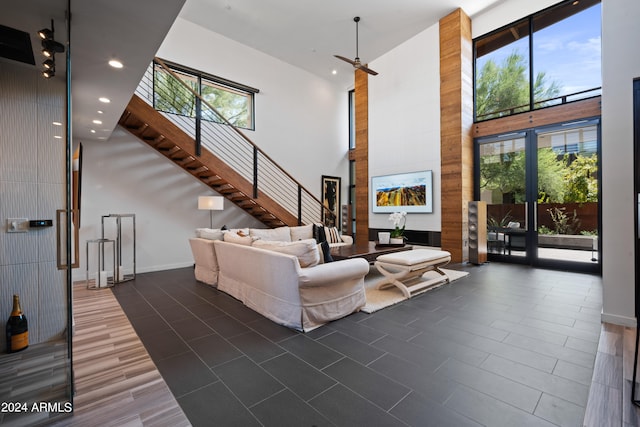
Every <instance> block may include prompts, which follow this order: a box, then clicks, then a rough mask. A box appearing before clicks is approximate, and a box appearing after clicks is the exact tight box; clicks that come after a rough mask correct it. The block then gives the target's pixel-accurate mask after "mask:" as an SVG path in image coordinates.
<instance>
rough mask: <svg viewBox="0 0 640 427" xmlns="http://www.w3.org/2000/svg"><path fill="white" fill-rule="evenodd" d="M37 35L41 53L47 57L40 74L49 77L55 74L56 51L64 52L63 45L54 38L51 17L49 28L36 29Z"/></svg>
mask: <svg viewBox="0 0 640 427" xmlns="http://www.w3.org/2000/svg"><path fill="white" fill-rule="evenodd" d="M38 37H40V38H41V39H42V54H43V55H44V56H45V57H47V58H48V59H47V60H45V61H44V62H43V63H42V67H43V68H44V70H43V71H42V75H43V76H44V78H46V79H50V78H51V77H53V76H55V75H56V53H62V52H64V45H63V44H62V43H59V42H57V41H55V40H54V29H53V19H52V20H51V29H49V28H43V29H42V30H40V31H38Z"/></svg>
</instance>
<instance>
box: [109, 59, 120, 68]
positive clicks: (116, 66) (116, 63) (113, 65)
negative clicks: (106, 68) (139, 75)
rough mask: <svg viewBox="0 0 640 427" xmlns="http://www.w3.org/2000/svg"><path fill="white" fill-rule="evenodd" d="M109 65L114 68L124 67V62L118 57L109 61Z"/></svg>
mask: <svg viewBox="0 0 640 427" xmlns="http://www.w3.org/2000/svg"><path fill="white" fill-rule="evenodd" d="M109 65H111V66H112V67H113V68H122V67H123V65H122V62H120V61H118V60H117V59H112V60H111V61H109Z"/></svg>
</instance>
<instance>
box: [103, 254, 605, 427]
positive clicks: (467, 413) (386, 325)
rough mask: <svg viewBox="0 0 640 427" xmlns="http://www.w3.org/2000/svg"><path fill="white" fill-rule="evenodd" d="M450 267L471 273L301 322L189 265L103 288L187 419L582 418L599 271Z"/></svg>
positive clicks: (289, 422) (298, 422)
mask: <svg viewBox="0 0 640 427" xmlns="http://www.w3.org/2000/svg"><path fill="white" fill-rule="evenodd" d="M454 268H455V267H454ZM458 268H459V269H464V270H468V271H469V272H470V273H471V274H470V275H469V276H467V277H465V278H463V279H460V280H458V281H456V282H454V283H452V284H449V285H446V286H443V287H441V288H439V289H436V290H433V291H430V292H427V293H425V294H423V295H420V296H417V297H414V298H412V299H411V300H409V301H405V302H403V303H401V304H398V305H396V306H393V307H390V308H387V309H384V310H381V311H378V312H376V313H374V314H365V313H356V314H352V315H350V316H348V317H346V318H344V319H341V320H338V321H335V322H332V323H330V324H328V325H325V326H323V327H321V328H319V329H316V330H314V331H312V332H310V333H307V334H302V333H298V332H295V331H292V330H290V329H287V328H284V327H281V326H279V325H276V324H275V323H273V322H271V321H270V320H267V319H266V318H264V317H262V316H261V315H259V314H257V313H255V312H254V311H252V310H250V309H248V308H246V307H244V306H243V305H242V304H241V303H239V302H238V301H236V300H234V299H233V298H231V297H229V296H228V295H226V294H224V293H221V292H219V291H217V290H216V289H213V288H211V287H209V286H206V285H203V284H200V283H198V282H196V281H195V279H194V277H193V270H192V269H190V268H186V269H178V270H171V271H163V272H155V273H146V274H138V276H137V277H136V279H135V281H131V282H126V283H123V284H121V285H118V286H117V287H116V288H114V293H115V295H116V297H117V298H118V300H119V302H120V304H121V305H122V307H123V309H124V311H125V312H126V313H127V316H128V317H129V319H130V320H131V323H132V324H133V326H134V328H135V330H136V332H137V333H138V335H139V336H140V338H141V340H142V342H143V343H144V345H145V347H146V348H147V350H148V352H149V354H150V355H151V357H152V359H153V360H154V362H155V363H156V365H157V367H158V369H159V370H160V372H161V374H162V376H163V377H164V378H165V380H166V382H167V384H168V385H169V387H170V388H171V390H172V392H173V393H174V395H175V396H176V398H177V400H178V402H179V403H180V405H181V407H182V409H183V410H184V412H185V413H186V415H187V417H188V418H189V420H190V421H191V422H192V424H193V425H194V426H211V425H216V426H253V425H255V426H260V425H263V426H278V427H282V426H324V425H338V426H393V425H401V426H406V425H410V426H430V425H433V426H477V425H487V426H509V427H511V426H525V425H536V426H552V425H563V426H565V425H576V426H578V425H582V420H583V417H584V413H585V406H586V403H587V396H588V392H589V384H590V383H591V376H592V372H593V365H594V360H595V355H596V350H597V346H598V339H599V334H600V329H601V325H600V309H601V304H602V303H601V295H602V290H601V287H602V283H601V278H600V277H597V276H591V275H584V274H576V273H566V272H558V271H549V270H539V269H532V268H528V267H524V266H518V265H509V264H498V263H493V264H485V265H482V266H464V267H458Z"/></svg>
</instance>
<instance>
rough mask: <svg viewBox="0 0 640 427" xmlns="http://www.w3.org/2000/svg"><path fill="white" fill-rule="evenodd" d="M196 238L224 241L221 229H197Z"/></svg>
mask: <svg viewBox="0 0 640 427" xmlns="http://www.w3.org/2000/svg"><path fill="white" fill-rule="evenodd" d="M196 237H199V238H201V239H208V240H222V230H220V229H219V228H218V229H215V228H196Z"/></svg>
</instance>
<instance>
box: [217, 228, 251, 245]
mask: <svg viewBox="0 0 640 427" xmlns="http://www.w3.org/2000/svg"><path fill="white" fill-rule="evenodd" d="M223 236H224V237H223V240H224V241H225V242H229V243H236V244H238V245H245V246H251V243H253V238H252V237H251V236H248V235H247V236H241V235H240V234H238V233H237V232H236V233H234V232H232V231H227V232H226V233H224V234H223Z"/></svg>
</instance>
